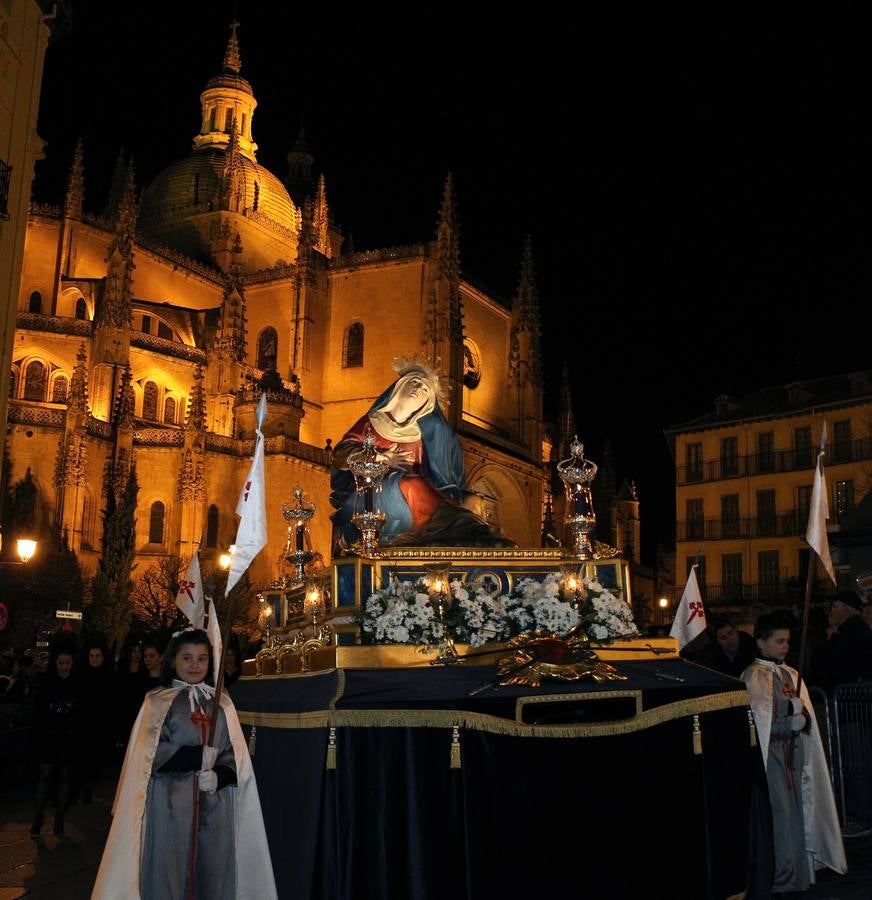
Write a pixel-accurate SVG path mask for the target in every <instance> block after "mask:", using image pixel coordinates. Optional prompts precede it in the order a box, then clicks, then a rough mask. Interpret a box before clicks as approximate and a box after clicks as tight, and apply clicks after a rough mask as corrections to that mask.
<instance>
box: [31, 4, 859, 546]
mask: <svg viewBox="0 0 872 900" xmlns="http://www.w3.org/2000/svg"><path fill="white" fill-rule="evenodd" d="M72 6H73V28H72V30H71V31H70V32H69V33H68V34H67V35H66V36H65V37H63V38H62V39H60V40H58V41H57V42H56V43H55V44H53V45H52V46H51V47H50V48H49V50H48V53H47V57H46V70H45V78H44V83H43V102H42V107H41V113H40V121H39V133H40V135H41V136H42V137H43V138H44V139H45V140H46V141H47V142H48V146H47V150H46V160H45V161H44V162H41V163H40V164H39V165H38V167H37V173H38V174H37V180H36V184H35V192H36V196H37V198H38V199H41V200H46V201H51V202H59V200H60V197H61V196H62V192H63V184H64V181H65V178H66V173H67V170H68V167H69V161H70V157H71V154H72V149H73V146H74V144H75V140H76V138H77V137H79V136H81V137H82V138H83V140H84V143H85V167H86V199H85V205H86V208H88V209H92V210H95V211H99V210H100V209H102V206H103V203H104V202H105V196H106V191H107V189H108V181H109V177H110V174H111V171H112V167H113V164H114V161H115V158H116V156H117V154H118V150H119V148H120V147H121V146H122V145H123V146H124V147H126V148H127V149H128V150H131V149H132V150H133V151H134V152H135V164H136V169H137V177H138V182H139V185H140V187H141V186H142V185H144V184H146V183H147V182H148V181H149V180H150V179H151V178H152V177H153V176H154V175H155V174H156V173H157V172H158V171H160V170H161V169H162V168H163V167H165V166H166V165H168V164H169V163H170V162H172V161H173V160H175V159H178V158H180V157H182V156H185V155H187V153H188V152H189V151H190V144H191V139H192V138H193V136H194V134H195V133H196V132H197V130H198V128H199V122H200V106H199V94H200V92H201V91H202V89H203V88H204V87H205V84H206V81H207V80H208V78H209V77H211V76H212V75H214V74H217V73H218V72H219V71H220V65H221V60H222V57H223V53H224V48H225V46H226V41H227V35H228V33H229V32H228V29H227V24H228V22H229V21H230V20H231V18H232V16H233V14H234V4H233V3H232V2H226V0H223V2H200V0H197V2H194V0H184V2H178V0H177V2H174V3H168V2H165V0H159V2H149V3H147V4H146V3H142V4H129V5H122V4H114V3H113V4H110V3H76V2H74V3H73V4H72ZM128 6H129V7H130V8H127V7H128ZM235 8H236V16H237V18H238V19H239V20H240V22H241V26H240V29H239V41H240V48H241V53H242V72H241V74H242V75H243V76H244V77H246V78H247V79H248V80H249V81H250V82H251V84H252V87H253V89H254V94H255V97H256V98H257V100H258V107H257V110H256V112H255V116H254V126H253V127H254V138H255V141H256V142H257V143H258V144H259V147H260V149H259V151H258V161H259V162H260V163H261V164H262V165H265V166H266V167H267V168H268V169H270V170H271V171H273V172H275V173H276V174H278V175H279V176H283V175H284V174H285V172H286V170H287V164H286V160H285V156H286V153H287V151H288V150H289V149H290V148H291V147H292V145H293V143H294V141H295V139H296V136H297V132H298V129H299V127H300V124H301V122H302V123H303V124H304V127H305V131H306V137H307V139H308V141H309V144H310V146H311V148H312V149H313V151H314V153H315V157H316V163H315V165H316V169H317V171H318V172H322V171H323V172H324V174H325V176H326V181H327V192H328V200H329V202H330V205H331V208H332V211H333V215H334V218H335V220H336V222H337V223H338V224H339V225H340V226H341V227H342V228H343V229H345V230H350V231H351V233H352V235H353V240H354V245H355V248H356V249H358V250H361V249H369V248H375V247H382V246H391V245H396V244H406V243H413V242H418V241H422V240H428V239H431V238H432V237H433V234H434V228H435V222H436V215H437V211H438V208H439V202H440V197H441V190H442V184H443V182H444V179H445V176H446V174H447V172H448V171H449V170H451V171H452V172H453V173H454V177H455V183H456V189H457V201H458V208H459V215H460V222H461V262H462V267H463V271H464V275H465V276H467V277H469V278H470V280H472V281H473V282H475V283H478V284H480V285H482V286H484V287H485V288H488V289H490V290H491V291H492V292H494V293H495V294H496V296H498V297H500V298H502V299H504V300H505V301H509V299H510V298H511V295H512V293H513V291H514V289H515V287H516V283H517V274H518V267H519V263H520V255H521V248H522V244H523V241H524V237H525V235H526V234H527V233H530V234H531V235H532V239H533V246H534V256H535V261H536V268H537V278H538V284H539V292H540V301H541V306H542V322H543V353H544V356H545V374H546V400H545V402H546V414H547V415H548V416H549V417H550V418H552V419H553V418H554V417H555V416H556V414H557V393H558V386H559V380H560V371H561V369H562V366H563V363H564V361H565V360H568V361H569V362H570V365H571V367H572V373H573V374H572V382H573V399H574V405H575V415H576V422H577V425H578V430H579V434H580V436H581V437H582V438H583V440H584V441H585V442H586V445H587V449H588V455H590V456H592V457H593V458H594V459H597V458H598V454H600V453H601V450H602V447H603V443H604V440H605V439H606V437H607V436H609V437H610V438H611V441H612V444H613V446H614V450H615V456H616V466H617V470H618V476H619V478H621V477H623V476H628V477H630V478H635V480H636V482H637V484H638V487H639V493H640V499H641V501H642V519H643V553H644V555H645V556H646V557H647V558H648V559H649V560H650V559H651V558H652V557H653V552H654V549H655V543H656V541H657V540H658V539H663V538H668V536H669V529H670V525H671V523H673V522H674V497H673V491H674V472H673V469H672V465H671V457H670V455H669V452H668V449H667V446H666V442H665V439H664V438H663V434H662V432H663V428H664V427H666V426H668V425H670V424H674V423H676V422H682V421H685V420H688V419H691V418H694V417H696V416H698V415H701V414H703V413H705V412H707V411H709V410H710V409H711V407H712V405H713V401H714V398H715V397H716V396H717V395H719V394H731V395H734V396H741V395H742V394H744V393H748V392H751V391H753V390H755V389H756V388H758V387H763V386H766V385H770V384H784V383H787V382H789V381H792V380H795V379H796V378H800V379H811V378H815V377H820V376H823V375H828V374H834V373H838V372H848V371H853V370H856V369H861V368H864V367H869V366H870V355H869V351H868V342H869V322H870V315H869V313H868V303H869V301H868V298H869V295H870V283H869V282H870V273H869V266H868V260H869V258H870V254H869V248H870V222H869V209H870V179H869V174H868V172H869V166H870V163H872V152H870V151H872V126H870V120H869V118H870V117H869V111H870V103H869V93H870V91H869V89H870V85H872V72H870V65H869V58H870V57H869V54H868V52H867V49H866V48H865V47H864V46H863V44H862V30H861V29H860V28H859V27H858V26H857V25H856V24H854V25H852V24H851V23H850V22H849V21H843V22H839V23H833V27H831V28H830V27H829V26H828V24H827V23H824V22H821V21H814V22H808V23H801V22H800V23H796V22H792V23H791V25H792V28H793V32H792V34H791V35H789V36H788V35H787V34H786V32H785V31H784V30H783V28H782V24H783V23H773V27H772V28H771V29H766V28H764V26H763V23H761V22H759V21H755V22H754V27H753V29H752V28H750V27H747V24H746V26H745V27H738V24H741V23H738V24H737V27H735V28H732V27H728V26H727V25H726V24H725V23H718V24H717V27H714V25H713V23H712V22H706V23H703V22H696V21H689V20H683V19H675V20H674V21H667V20H666V19H663V18H658V19H656V20H650V21H644V20H640V19H633V20H632V22H631V21H624V20H620V19H616V20H614V21H603V20H600V21H593V20H585V21H583V22H582V23H581V24H580V25H577V26H574V25H570V24H569V23H568V22H565V21H563V19H562V18H561V16H560V15H558V14H557V13H556V12H553V11H552V12H551V13H548V11H547V10H545V9H543V11H542V13H541V14H540V15H539V17H538V19H537V18H536V17H535V16H534V18H532V19H531V18H525V19H523V20H521V19H514V18H512V17H511V14H510V13H507V12H506V11H505V8H502V7H499V8H498V7H494V15H496V14H497V13H499V17H500V18H499V21H496V20H495V21H493V22H486V23H483V24H480V25H477V26H472V25H470V23H468V22H465V21H463V20H462V19H460V18H458V17H455V16H454V15H453V14H447V13H445V12H442V13H439V12H438V10H437V9H436V8H435V7H426V8H423V7H422V8H421V9H420V10H419V11H418V12H416V13H415V15H414V17H413V16H411V14H410V13H408V12H406V13H402V12H401V13H399V15H400V16H407V18H398V17H396V16H393V17H385V18H382V19H380V18H378V15H379V14H373V13H370V14H369V15H368V16H366V17H362V16H360V17H357V18H355V19H354V20H348V19H342V18H341V16H342V15H344V13H342V12H341V11H340V7H335V6H334V7H332V8H328V7H322V9H321V11H320V12H319V13H317V14H316V13H315V12H311V11H306V10H301V9H300V8H299V5H297V4H290V5H287V6H286V7H284V8H282V9H280V10H276V9H274V8H273V4H272V3H269V4H268V3H265V2H262V3H254V2H244V0H240V2H239V3H238V4H236V5H235ZM327 9H331V12H330V13H329V14H326V13H325V12H324V10H327ZM528 13H529V11H528ZM123 16H126V17H127V18H122V17H123ZM428 16H429V17H431V18H428ZM797 25H798V26H799V30H796V26H797ZM803 25H804V26H805V27H803ZM854 35H856V37H855V36H854Z"/></svg>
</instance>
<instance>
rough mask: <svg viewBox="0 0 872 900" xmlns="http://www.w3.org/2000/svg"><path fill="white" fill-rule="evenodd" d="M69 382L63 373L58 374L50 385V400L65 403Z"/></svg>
mask: <svg viewBox="0 0 872 900" xmlns="http://www.w3.org/2000/svg"><path fill="white" fill-rule="evenodd" d="M69 387H70V382H69V380H68V379H67V377H66V376H65V375H58V376H57V378H55V380H54V382H53V383H52V386H51V402H52V403H66V402H67V391H68V390H69Z"/></svg>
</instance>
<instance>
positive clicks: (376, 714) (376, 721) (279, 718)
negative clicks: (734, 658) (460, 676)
mask: <svg viewBox="0 0 872 900" xmlns="http://www.w3.org/2000/svg"><path fill="white" fill-rule="evenodd" d="M556 696H558V697H559V696H561V695H559V694H558V695H556ZM564 696H565V695H564ZM747 706H748V694H747V692H746V691H744V690H741V691H727V692H725V693H723V694H709V695H708V696H706V697H693V698H690V699H687V700H678V701H676V702H674V703H667V704H665V705H663V706H657V707H655V708H654V709H646V710H644V711H643V712H642V713H640V714H639V715H638V716H636V717H635V718H632V719H622V720H620V721H618V722H593V723H590V724H587V725H527V724H524V723H523V722H515V721H512V720H511V719H501V718H499V717H498V716H489V715H485V714H484V713H475V712H464V711H462V710H439V709H335V710H317V711H315V712H305V713H250V712H246V711H244V710H239V711H238V712H239V721H240V722H242V723H243V724H244V725H260V726H263V727H264V728H328V727H331V728H453V727H454V726H455V725H456V726H458V727H459V728H469V729H471V730H474V731H485V732H488V733H490V734H505V735H516V736H523V737H542V738H576V737H612V736H614V735H620V734H632V733H633V732H636V731H644V730H645V729H647V728H653V727H654V726H656V725H662V724H663V723H664V722H672V721H674V720H675V719H682V718H685V717H686V716H692V715H697V716H699V715H703V714H705V713H710V712H718V711H720V710H724V709H735V708H737V707H742V708H746V707H747Z"/></svg>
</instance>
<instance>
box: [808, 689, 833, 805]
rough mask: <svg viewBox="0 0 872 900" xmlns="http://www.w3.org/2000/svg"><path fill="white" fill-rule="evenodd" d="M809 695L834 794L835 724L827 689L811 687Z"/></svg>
mask: <svg viewBox="0 0 872 900" xmlns="http://www.w3.org/2000/svg"><path fill="white" fill-rule="evenodd" d="M808 696H809V699H810V700H811V705H812V707H813V708H814V717H815V718H816V719H817V725H818V731H819V732H820V735H821V743H822V744H823V745H824V754H825V755H826V757H827V766H828V768H829V770H830V783H831V784H832V787H833V794H834V795H835V794H836V793H837V791H836V781H835V765H834V764H833V760H834V759H835V753H834V752H833V726H832V721H831V719H830V703H829V700H828V698H827V694H826V691H825V690H823V688H819V687H810V688H809V689H808Z"/></svg>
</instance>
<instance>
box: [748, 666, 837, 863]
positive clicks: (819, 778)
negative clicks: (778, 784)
mask: <svg viewBox="0 0 872 900" xmlns="http://www.w3.org/2000/svg"><path fill="white" fill-rule="evenodd" d="M776 665H777V664H776V663H773V662H770V661H769V660H764V659H756V660H754V662H753V663H751V665H750V666H748V668H747V669H745V671H744V672H742V681H744V682H745V684H746V685H747V686H748V695H749V697H750V700H751V711H752V712H753V714H754V724H755V725H756V726H757V735H758V737H759V739H760V750H761V752H762V753H763V763H764V765H768V759H769V736H770V733H771V731H772V679H773V675H772V673H773V670H774V669H775V666H776ZM781 669H782V671H784V672H786V673H787V674H788V675H789V676H790V679H791V681H792V682H793V687H794V690H795V689H796V684H797V681H798V680H799V677H798V675H797V672H796V669H792V668H791V667H790V666H785V665H781ZM799 696H800V699H801V700H802V702H803V705H804V706H805V709H806V712H807V713H808V715H809V717H810V719H811V728H810V729H809V731H808V733H805V732H798V733H797V737H798V739H799V740H800V741H802V750H803V754H802V756H803V761H804V762H803V767H802V815H803V819H804V823H805V849H806V851H807V853H808V854H809V855H810V857H811V863H812V870H814V869H822V868H823V867H824V866H827V867H829V868H830V869H833V870H834V871H836V872H839V873H841V874H844V873H845V872H847V871H848V864H847V862H846V860H845V847H844V844H843V843H842V829H841V826H840V825H839V817H838V813H837V812H836V801H835V799H834V797H833V789H832V786H831V785H830V774H829V769H828V768H827V758H826V756H825V755H824V748H823V744H822V743H821V736H820V731H818V725H817V719H816V718H815V714H814V708H813V707H812V705H811V700H810V699H809V696H808V691H807V690H806V687H805V682H804V681H803V682H802V685H801V688H800V693H799ZM776 827H777V824H776Z"/></svg>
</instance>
